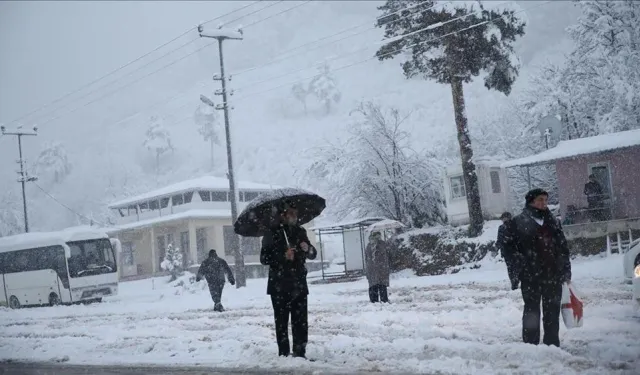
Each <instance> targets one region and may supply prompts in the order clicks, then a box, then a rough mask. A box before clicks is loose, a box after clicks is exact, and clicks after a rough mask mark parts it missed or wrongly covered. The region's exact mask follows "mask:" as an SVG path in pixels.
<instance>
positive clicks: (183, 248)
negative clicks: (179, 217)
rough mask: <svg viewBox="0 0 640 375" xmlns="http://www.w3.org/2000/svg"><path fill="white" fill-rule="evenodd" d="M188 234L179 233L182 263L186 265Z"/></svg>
mask: <svg viewBox="0 0 640 375" xmlns="http://www.w3.org/2000/svg"><path fill="white" fill-rule="evenodd" d="M189 247H190V245H189V232H180V251H182V255H183V256H182V263H183V265H185V266H186V265H187V263H188V262H187V258H189Z"/></svg>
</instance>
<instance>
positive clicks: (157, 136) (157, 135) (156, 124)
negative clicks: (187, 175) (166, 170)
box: [143, 116, 173, 174]
mask: <svg viewBox="0 0 640 375" xmlns="http://www.w3.org/2000/svg"><path fill="white" fill-rule="evenodd" d="M145 136H146V138H145V140H144V142H143V145H144V147H146V148H147V149H148V150H149V151H152V152H153V153H154V154H155V157H156V174H160V156H162V154H164V153H166V152H168V151H171V150H173V146H172V145H171V136H170V135H169V131H168V130H167V129H166V128H165V127H164V121H163V119H162V118H161V117H160V116H152V117H151V121H150V122H149V127H148V128H147V132H146V133H145Z"/></svg>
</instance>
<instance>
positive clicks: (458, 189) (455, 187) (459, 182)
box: [449, 176, 467, 199]
mask: <svg viewBox="0 0 640 375" xmlns="http://www.w3.org/2000/svg"><path fill="white" fill-rule="evenodd" d="M449 182H450V183H451V199H459V198H464V197H466V196H467V191H466V189H465V187H464V179H463V178H462V176H456V177H450V178H449Z"/></svg>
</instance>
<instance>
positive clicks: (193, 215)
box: [104, 209, 231, 233]
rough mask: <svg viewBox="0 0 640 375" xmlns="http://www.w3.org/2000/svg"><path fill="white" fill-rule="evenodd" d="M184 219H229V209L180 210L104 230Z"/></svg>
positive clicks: (117, 230)
mask: <svg viewBox="0 0 640 375" xmlns="http://www.w3.org/2000/svg"><path fill="white" fill-rule="evenodd" d="M184 219H231V210H226V209H217V210H202V209H200V210H188V211H185V212H180V213H176V214H171V215H166V216H158V217H154V218H152V219H145V220H140V221H135V222H132V223H127V224H122V225H117V226H114V227H109V228H105V229H104V230H105V231H106V232H107V233H114V232H119V231H123V230H130V229H136V228H143V227H149V226H152V225H154V224H160V223H166V222H169V221H174V220H184Z"/></svg>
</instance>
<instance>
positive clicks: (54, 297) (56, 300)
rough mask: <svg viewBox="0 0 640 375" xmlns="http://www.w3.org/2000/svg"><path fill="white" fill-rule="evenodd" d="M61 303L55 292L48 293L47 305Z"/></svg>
mask: <svg viewBox="0 0 640 375" xmlns="http://www.w3.org/2000/svg"><path fill="white" fill-rule="evenodd" d="M61 303H62V301H60V297H58V295H57V294H55V293H51V294H49V306H58V305H59V304H61Z"/></svg>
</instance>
